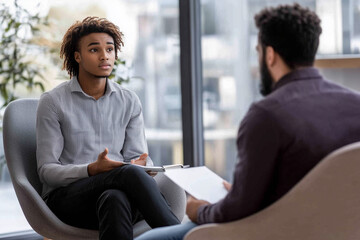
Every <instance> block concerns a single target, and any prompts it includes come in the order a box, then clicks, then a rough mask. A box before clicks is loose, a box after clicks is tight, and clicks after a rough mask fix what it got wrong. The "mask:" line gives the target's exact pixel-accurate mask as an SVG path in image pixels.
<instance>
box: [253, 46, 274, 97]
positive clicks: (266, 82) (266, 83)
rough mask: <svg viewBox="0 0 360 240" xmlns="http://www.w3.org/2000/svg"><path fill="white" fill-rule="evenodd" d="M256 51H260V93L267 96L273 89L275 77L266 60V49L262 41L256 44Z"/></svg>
mask: <svg viewBox="0 0 360 240" xmlns="http://www.w3.org/2000/svg"><path fill="white" fill-rule="evenodd" d="M256 51H257V52H258V61H259V67H260V80H261V81H260V93H261V95H263V96H264V97H265V96H267V95H269V94H270V93H271V91H272V84H273V79H272V77H271V74H270V71H269V68H268V67H267V65H266V61H265V59H266V50H265V49H264V48H263V47H261V44H260V43H258V44H257V46H256Z"/></svg>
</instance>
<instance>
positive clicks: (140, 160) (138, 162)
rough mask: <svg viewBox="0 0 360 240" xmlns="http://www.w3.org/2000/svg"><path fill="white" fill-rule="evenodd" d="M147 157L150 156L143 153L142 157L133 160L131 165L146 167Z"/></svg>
mask: <svg viewBox="0 0 360 240" xmlns="http://www.w3.org/2000/svg"><path fill="white" fill-rule="evenodd" d="M147 156H148V154H147V153H143V154H141V155H140V157H139V158H138V159H133V160H131V164H136V165H141V166H146V159H147Z"/></svg>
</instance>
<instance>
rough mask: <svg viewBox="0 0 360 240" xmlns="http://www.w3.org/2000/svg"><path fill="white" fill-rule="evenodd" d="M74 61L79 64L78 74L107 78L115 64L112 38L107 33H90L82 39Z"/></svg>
mask: <svg viewBox="0 0 360 240" xmlns="http://www.w3.org/2000/svg"><path fill="white" fill-rule="evenodd" d="M75 60H76V61H77V62H78V63H79V74H85V75H88V76H92V77H97V78H104V77H108V76H109V75H110V74H111V71H112V69H113V67H114V62H115V45H114V40H113V38H112V37H111V36H110V35H109V34H107V33H91V34H89V35H86V36H84V37H82V38H81V39H80V41H79V51H78V52H75Z"/></svg>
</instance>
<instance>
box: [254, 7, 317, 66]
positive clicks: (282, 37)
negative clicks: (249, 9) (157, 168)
mask: <svg viewBox="0 0 360 240" xmlns="http://www.w3.org/2000/svg"><path fill="white" fill-rule="evenodd" d="M255 23H256V27H257V28H258V29H259V43H260V44H261V46H262V47H263V50H265V48H266V46H271V47H273V48H274V50H275V51H276V52H277V53H278V54H279V55H280V56H281V57H282V58H283V60H284V61H285V63H286V64H287V65H288V66H289V67H290V68H291V69H295V68H297V67H300V66H312V65H313V64H314V60H315V55H316V51H317V49H318V46H319V36H320V34H321V31H322V29H321V26H320V19H319V17H318V16H317V15H316V13H314V12H313V11H311V10H309V9H308V8H303V7H301V6H300V5H299V4H297V3H295V4H293V5H280V6H278V7H276V8H265V9H264V10H262V11H261V12H260V13H258V14H257V15H255Z"/></svg>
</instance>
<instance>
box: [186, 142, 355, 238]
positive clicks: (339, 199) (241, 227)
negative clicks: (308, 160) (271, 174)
mask: <svg viewBox="0 0 360 240" xmlns="http://www.w3.org/2000/svg"><path fill="white" fill-rule="evenodd" d="M359 226H360V142H358V143H353V144H350V145H348V146H345V147H342V148H341V149H339V150H337V151H335V152H333V153H332V154H330V155H329V156H327V157H326V158H325V159H324V160H322V161H321V162H320V163H319V164H318V165H317V166H316V167H315V168H314V169H313V170H312V171H310V172H309V173H308V174H307V175H306V176H305V177H304V178H303V179H302V180H301V181H300V182H299V183H298V184H297V185H296V186H295V187H294V188H293V189H291V190H290V191H289V192H288V193H287V194H286V195H285V196H283V197H282V198H281V199H280V200H278V201H277V202H275V203H274V204H272V205H271V206H269V207H268V208H266V209H264V210H262V211H260V212H258V213H256V214H254V215H252V216H249V217H247V218H244V219H242V220H238V221H234V222H230V223H225V224H205V225H202V226H199V227H196V228H194V229H193V230H192V231H190V232H189V233H188V234H187V235H186V236H185V240H205V239H206V240H214V239H221V240H235V239H236V240H242V239H244V240H245V239H246V240H265V239H266V240H289V239H291V240H304V239H306V240H320V239H321V240H322V239H326V240H352V239H360V227H359Z"/></svg>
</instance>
